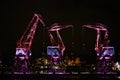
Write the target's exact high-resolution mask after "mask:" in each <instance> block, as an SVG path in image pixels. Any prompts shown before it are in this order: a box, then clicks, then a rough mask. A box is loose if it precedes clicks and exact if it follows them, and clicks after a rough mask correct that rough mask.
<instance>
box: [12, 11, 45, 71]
mask: <svg viewBox="0 0 120 80" xmlns="http://www.w3.org/2000/svg"><path fill="white" fill-rule="evenodd" d="M38 22H41V23H42V25H43V26H44V27H45V24H44V22H43V19H42V16H41V15H39V14H36V13H35V14H34V16H33V18H32V19H31V21H30V23H29V24H28V26H27V29H26V30H25V32H24V33H23V35H22V36H21V38H20V40H19V41H18V42H17V46H16V54H15V62H14V70H15V71H17V72H26V71H27V70H28V66H29V59H30V56H31V51H30V48H31V45H32V41H33V38H34V35H35V31H36V28H37V25H38ZM21 61H22V62H23V63H21Z"/></svg>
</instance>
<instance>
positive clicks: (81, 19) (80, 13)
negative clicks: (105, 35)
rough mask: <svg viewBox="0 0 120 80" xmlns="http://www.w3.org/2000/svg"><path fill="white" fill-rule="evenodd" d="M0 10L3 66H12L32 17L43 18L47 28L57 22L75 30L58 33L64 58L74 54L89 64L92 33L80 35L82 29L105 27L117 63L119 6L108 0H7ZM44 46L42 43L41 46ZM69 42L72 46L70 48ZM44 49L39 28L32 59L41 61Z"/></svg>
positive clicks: (46, 39)
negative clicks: (87, 26)
mask: <svg viewBox="0 0 120 80" xmlns="http://www.w3.org/2000/svg"><path fill="white" fill-rule="evenodd" d="M0 8H1V9H0V10H1V11H0V14H1V15H0V16H1V17H0V19H1V27H0V28H1V29H0V35H1V39H0V57H1V59H2V60H3V62H4V63H5V64H11V63H12V60H13V59H14V54H15V47H16V42H17V41H18V40H19V39H20V37H21V36H22V34H23V32H24V31H25V29H26V27H27V25H28V23H29V21H30V20H31V19H32V17H33V15H34V13H38V14H41V15H42V17H43V21H44V23H45V24H46V27H49V26H50V25H52V24H53V23H56V22H57V23H60V24H65V25H66V24H72V25H73V26H74V28H69V29H64V30H61V31H60V34H61V36H62V38H63V41H64V44H65V46H66V51H65V54H68V55H71V51H73V53H74V55H76V56H80V57H81V56H82V57H83V58H84V59H87V60H88V61H89V60H91V61H90V62H93V61H94V59H95V56H96V55H95V54H94V52H93V51H92V49H93V48H94V44H95V31H93V30H88V31H83V29H82V25H84V24H94V23H96V22H99V23H102V24H104V25H106V26H107V27H108V30H109V39H110V40H111V44H110V45H111V46H114V47H115V52H116V53H115V54H116V59H118V60H119V59H120V58H119V57H120V56H119V53H120V47H119V46H120V39H119V34H120V31H119V23H120V22H119V19H120V18H119V17H120V14H119V10H120V8H119V3H118V2H113V1H111V0H109V1H106V0H99V1H97V0H96V1H91V0H22V1H21V0H20V1H18V0H15V1H11V0H9V1H1V2H0ZM87 32H88V34H86V33H87ZM86 35H88V36H86ZM85 41H86V42H85ZM43 42H45V44H44V45H43ZM72 42H74V44H73V45H72ZM83 42H84V44H85V45H84V47H85V48H86V50H85V52H84V50H83ZM87 43H88V44H87ZM47 45H50V41H49V37H48V35H47V30H44V31H43V26H42V25H40V24H39V26H38V27H37V30H36V34H35V37H34V40H33V43H32V47H31V51H32V52H33V55H32V58H33V59H34V58H38V57H41V56H42V55H43V54H42V52H43V48H44V47H45V48H46V46H47ZM72 46H73V47H72ZM8 60H9V61H8Z"/></svg>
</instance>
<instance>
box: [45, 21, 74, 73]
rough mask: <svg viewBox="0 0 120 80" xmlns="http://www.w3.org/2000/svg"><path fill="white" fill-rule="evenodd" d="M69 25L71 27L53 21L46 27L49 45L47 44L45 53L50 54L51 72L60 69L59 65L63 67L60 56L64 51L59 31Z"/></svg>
mask: <svg viewBox="0 0 120 80" xmlns="http://www.w3.org/2000/svg"><path fill="white" fill-rule="evenodd" d="M69 27H73V25H66V26H62V25H60V24H59V23H54V24H52V25H51V26H50V27H49V28H48V35H49V37H50V41H51V46H47V53H48V54H49V56H50V62H51V69H52V70H53V72H55V71H56V70H58V69H61V67H60V66H62V67H63V64H62V59H61V58H62V56H63V54H64V51H65V45H64V42H63V40H62V38H61V36H60V33H59V31H60V30H62V29H65V28H69ZM53 32H55V34H56V36H57V38H56V36H55V35H54V34H53ZM50 49H51V50H50Z"/></svg>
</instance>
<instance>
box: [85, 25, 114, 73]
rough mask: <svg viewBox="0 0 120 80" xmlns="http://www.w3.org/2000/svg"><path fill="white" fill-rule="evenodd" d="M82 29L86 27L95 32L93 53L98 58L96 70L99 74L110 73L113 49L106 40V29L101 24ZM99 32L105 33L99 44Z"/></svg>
mask: <svg viewBox="0 0 120 80" xmlns="http://www.w3.org/2000/svg"><path fill="white" fill-rule="evenodd" d="M83 27H87V28H90V29H94V30H96V31H97V37H96V44H95V51H96V53H97V56H98V58H97V59H98V61H97V70H98V71H100V72H108V71H111V68H112V65H113V55H114V47H112V46H109V43H110V40H109V39H108V29H107V27H106V26H105V25H103V24H101V23H96V24H95V25H83ZM101 31H104V32H105V33H104V39H103V41H102V42H100V38H101Z"/></svg>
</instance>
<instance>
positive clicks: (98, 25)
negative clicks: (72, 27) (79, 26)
mask: <svg viewBox="0 0 120 80" xmlns="http://www.w3.org/2000/svg"><path fill="white" fill-rule="evenodd" d="M83 27H87V28H90V29H94V30H96V31H97V38H96V44H95V50H96V51H97V52H98V53H99V43H100V38H101V31H105V34H104V40H107V39H108V29H107V27H106V26H105V25H103V24H101V23H96V24H95V25H90V24H88V25H83Z"/></svg>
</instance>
